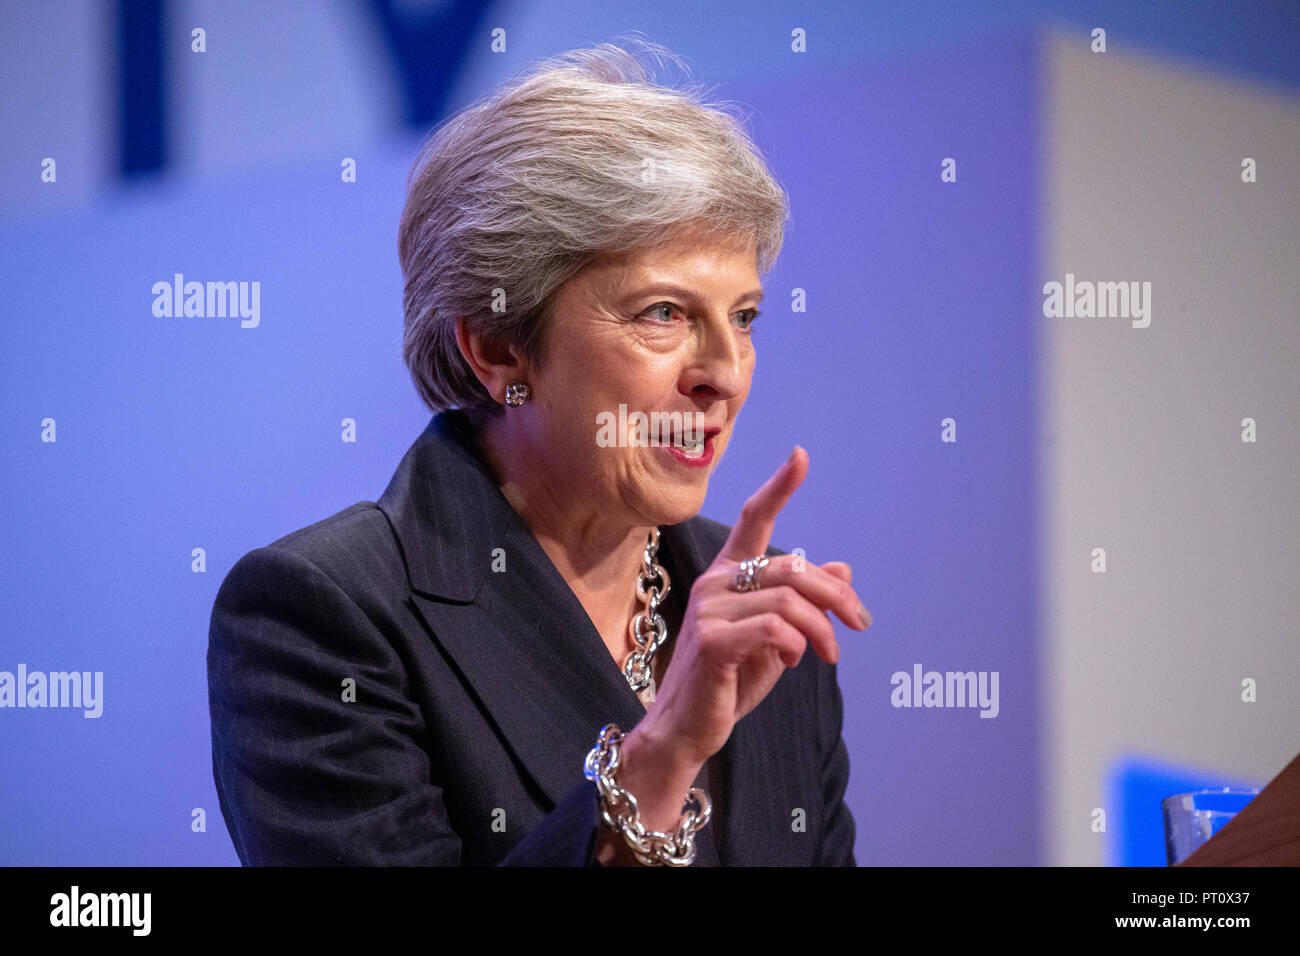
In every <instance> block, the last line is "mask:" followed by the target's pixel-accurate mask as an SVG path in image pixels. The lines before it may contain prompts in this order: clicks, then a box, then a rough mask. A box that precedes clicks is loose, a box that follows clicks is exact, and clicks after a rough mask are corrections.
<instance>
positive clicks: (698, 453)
mask: <svg viewBox="0 0 1300 956" xmlns="http://www.w3.org/2000/svg"><path fill="white" fill-rule="evenodd" d="M720 430H721V429H716V428H715V429H711V430H709V431H706V432H704V440H703V441H702V442H700V444H698V445H696V446H695V447H694V448H693V449H691V448H688V447H685V446H683V445H681V444H672V445H664V446H663V447H664V449H665V450H666V451H667V452H668V454H669V455H671V456H672V457H673V458H674V459H676V460H677V461H678V462H680V463H681V464H683V465H687V466H689V467H692V468H704V467H707V466H708V464H709V463H710V462H711V461H713V436H714V435H716V434H717V433H718V432H719V431H720Z"/></svg>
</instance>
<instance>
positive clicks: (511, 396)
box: [506, 382, 532, 408]
mask: <svg viewBox="0 0 1300 956" xmlns="http://www.w3.org/2000/svg"><path fill="white" fill-rule="evenodd" d="M531 397H532V396H531V395H530V393H529V390H528V386H527V385H525V384H524V383H523V382H511V383H510V384H509V385H507V386H506V404H507V405H509V406H510V407H511V408H518V407H519V406H520V405H522V404H523V403H524V402H526V401H528V399H529V398H531Z"/></svg>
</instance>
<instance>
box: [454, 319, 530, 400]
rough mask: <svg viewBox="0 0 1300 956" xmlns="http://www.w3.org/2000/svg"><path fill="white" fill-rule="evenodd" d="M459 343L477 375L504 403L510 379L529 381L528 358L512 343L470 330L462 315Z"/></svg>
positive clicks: (459, 323) (461, 351) (494, 397)
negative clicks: (507, 343)
mask: <svg viewBox="0 0 1300 956" xmlns="http://www.w3.org/2000/svg"><path fill="white" fill-rule="evenodd" d="M456 344H457V345H459V346H460V354H461V355H463V356H464V357H465V361H466V362H468V363H469V367H470V369H471V370H472V371H473V372H474V375H475V377H476V378H478V380H479V382H480V383H481V384H482V386H483V387H484V388H485V389H487V392H488V394H489V395H491V396H492V398H493V399H494V400H495V401H497V402H502V403H504V402H505V400H506V386H507V385H509V384H510V383H511V382H527V381H528V372H529V368H528V359H526V358H525V357H524V356H523V354H522V353H521V352H520V351H519V350H518V349H516V348H515V347H514V346H513V345H506V344H504V343H503V342H501V341H499V340H496V339H487V338H484V337H483V336H481V335H479V334H478V333H475V332H471V331H470V330H469V323H468V322H467V321H466V320H465V316H463V315H462V316H460V317H459V318H457V319H456Z"/></svg>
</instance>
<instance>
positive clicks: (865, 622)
mask: <svg viewBox="0 0 1300 956" xmlns="http://www.w3.org/2000/svg"><path fill="white" fill-rule="evenodd" d="M858 619H859V620H860V621H862V626H863V627H864V628H868V627H870V626H871V612H870V611H868V610H867V609H866V608H865V607H864V606H863V604H862V602H861V601H859V602H858Z"/></svg>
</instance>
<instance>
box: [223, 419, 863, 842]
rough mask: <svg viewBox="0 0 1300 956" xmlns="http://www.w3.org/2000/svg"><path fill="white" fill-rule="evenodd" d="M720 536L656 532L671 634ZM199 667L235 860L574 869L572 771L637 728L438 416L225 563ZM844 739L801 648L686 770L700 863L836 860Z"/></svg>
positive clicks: (568, 602) (638, 711)
mask: <svg viewBox="0 0 1300 956" xmlns="http://www.w3.org/2000/svg"><path fill="white" fill-rule="evenodd" d="M728 531H729V529H728V528H727V527H726V526H724V525H721V524H718V523H717V522H714V521H710V520H708V519H706V518H699V517H697V518H692V519H691V520H689V521H686V522H683V523H682V524H679V525H674V526H671V527H665V528H663V529H662V535H661V545H660V552H659V557H660V561H661V563H662V564H663V565H664V567H665V569H666V570H667V571H668V573H669V575H670V580H671V582H672V585H673V586H672V589H671V592H670V594H669V598H668V601H667V602H666V605H665V609H664V616H665V618H666V619H667V620H668V623H669V626H670V628H671V629H672V630H671V632H670V633H672V634H676V633H678V628H679V626H680V624H681V620H682V616H683V614H684V612H685V606H686V601H687V598H688V595H689V591H690V586H691V583H692V582H693V581H694V580H695V578H696V576H697V575H698V574H699V573H701V572H702V571H703V570H704V569H705V568H707V567H708V565H709V563H710V562H711V561H712V560H713V559H714V558H715V557H716V556H717V553H718V552H719V551H720V550H721V548H722V545H723V543H724V541H725V540H726V537H727V534H728ZM497 548H500V549H501V551H500V552H495V555H496V557H501V556H504V560H505V572H504V573H500V572H497V571H494V570H493V562H494V549H497ZM769 553H770V554H779V553H781V552H779V551H777V550H776V549H772V550H771V551H769ZM499 566H500V565H499V562H498V567H499ZM669 646H671V645H669ZM207 663H208V685H209V706H210V710H211V717H212V767H213V775H214V777H215V779H216V785H217V793H218V795H219V797H220V803H221V812H222V814H223V815H224V817H225V820H226V825H227V826H228V827H229V829H230V835H231V838H232V839H233V841H234V844H235V849H236V851H237V852H238V854H239V858H240V860H242V861H243V862H244V864H246V865H257V864H292V865H318V864H395V865H406V864H437V865H457V864H463V865H491V864H501V863H504V864H513V865H563V866H578V865H591V863H592V859H591V857H592V849H593V846H594V842H595V841H594V835H595V832H596V827H597V825H598V821H599V817H598V809H597V807H598V799H597V796H596V790H595V786H594V785H593V784H591V783H590V782H588V781H587V780H586V779H585V778H584V777H583V773H582V766H583V759H584V757H585V756H586V753H587V751H588V750H589V749H590V748H591V747H592V746H593V744H594V743H595V740H596V735H597V733H598V732H599V730H600V728H601V726H603V725H604V724H606V723H609V722H611V721H613V722H615V723H617V724H619V726H620V727H622V729H623V730H624V731H625V732H626V731H629V730H631V729H632V727H634V726H635V725H636V723H637V721H638V720H639V719H640V718H641V717H643V716H644V715H645V711H644V709H643V708H642V707H641V705H640V703H639V702H638V701H637V699H636V697H635V695H634V694H633V693H632V691H631V689H630V688H629V687H628V685H627V682H626V681H625V680H624V678H623V676H622V673H621V671H620V670H619V668H618V666H617V664H616V663H615V662H614V659H613V657H611V655H610V653H609V651H608V650H607V648H606V646H605V644H604V642H603V641H602V640H601V637H600V634H599V633H598V632H597V630H596V628H595V626H594V625H593V624H592V623H591V619H590V618H589V617H588V616H587V614H586V611H585V610H584V609H583V607H582V605H581V604H580V603H579V601H578V599H577V597H576V596H575V595H574V594H573V591H572V590H571V589H570V588H569V587H568V585H567V583H566V582H565V581H564V579H563V578H562V577H561V576H560V574H559V572H558V571H556V569H555V566H554V565H553V564H552V563H551V561H550V559H549V558H548V557H547V555H546V553H545V552H544V551H543V550H542V548H541V546H540V545H539V544H538V543H537V540H536V539H535V538H534V537H533V536H532V534H531V533H530V532H529V530H528V528H527V526H526V525H524V523H523V522H522V521H521V520H520V518H519V516H518V515H517V513H516V512H515V511H514V509H513V508H512V507H511V506H510V504H509V503H508V502H507V501H506V499H505V498H504V497H503V496H502V495H501V493H500V491H499V490H498V488H497V487H496V485H495V483H494V482H493V481H492V479H491V477H490V475H489V473H488V472H487V471H486V470H485V468H484V466H483V465H482V463H481V462H480V460H479V458H478V456H477V454H476V452H475V450H474V445H473V442H472V440H471V438H470V436H469V431H468V428H467V425H466V423H465V420H464V417H463V416H462V415H461V414H460V413H458V412H446V413H443V414H441V415H437V416H434V418H433V419H432V420H431V421H430V423H429V426H428V427H427V428H426V429H425V431H424V432H423V434H421V435H420V437H419V438H418V439H417V440H416V442H415V443H414V444H413V445H412V446H411V449H410V451H408V452H407V454H406V456H405V458H403V460H402V463H401V465H400V466H399V467H398V469H397V472H396V474H395V475H394V476H393V479H392V482H391V483H390V484H389V486H388V489H387V490H386V491H385V492H384V494H383V496H382V497H381V498H380V500H379V502H378V504H376V503H374V502H368V501H367V502H361V503H359V504H355V505H353V506H352V507H350V508H347V509H346V510H344V511H340V512H339V513H338V514H336V515H333V516H332V517H329V518H326V519H325V520H323V521H320V522H318V523H316V524H314V525H311V526H310V527H307V528H304V529H302V530H301V531H296V532H294V533H293V534H290V535H287V536H286V537H283V538H281V539H280V540H278V541H276V542H274V543H273V544H270V545H268V546H266V547H263V548H257V549H256V550H253V551H251V552H249V553H248V554H246V555H244V556H243V557H242V558H241V559H240V560H239V561H238V562H237V563H236V564H235V565H234V567H233V568H232V569H231V571H230V573H229V574H228V575H227V577H226V579H225V581H224V582H223V583H222V586H221V589H220V591H219V592H218V594H217V598H216V602H215V605H214V607H213V610H212V619H211V628H210V633H209V645H208V658H207ZM351 682H355V683H354V684H352V683H351ZM350 686H354V687H355V691H354V697H355V699H347V698H350V697H352V696H353V694H352V693H350V692H349V689H348V688H349V687H350ZM841 721H842V711H841V699H840V692H839V688H838V686H837V684H836V681H835V668H834V667H833V666H832V665H829V664H826V663H825V662H823V661H822V660H820V659H819V658H818V657H817V655H816V654H815V652H814V651H813V650H812V649H811V648H809V649H808V650H807V651H806V652H805V654H804V656H803V660H802V661H801V662H800V664H799V666H798V667H795V668H791V669H788V670H786V671H785V673H784V674H783V675H782V676H781V678H780V680H779V681H778V682H777V684H776V686H775V687H774V688H773V689H772V691H771V692H770V693H769V694H768V696H767V697H766V698H765V699H764V700H763V701H762V703H760V704H759V705H758V707H756V708H755V709H754V710H753V711H752V712H751V713H749V714H748V715H746V716H745V718H744V719H742V720H741V721H740V722H739V723H738V724H737V725H736V727H735V730H734V731H733V732H732V734H731V737H730V739H729V740H728V741H727V744H726V746H725V747H723V749H722V750H721V751H719V752H718V753H717V754H716V755H715V756H714V757H713V758H712V759H711V760H710V761H709V762H708V764H707V765H706V767H705V768H704V770H702V771H701V779H700V780H699V781H697V782H698V783H699V784H701V785H703V786H704V787H705V788H706V789H707V791H708V793H709V795H710V797H711V798H712V800H713V806H714V813H713V819H712V821H711V822H710V823H709V825H708V826H707V827H705V828H704V830H702V831H701V832H700V835H699V838H698V839H699V851H698V857H697V861H696V865H703V866H710V865H712V866H716V865H729V866H730V865H756V864H787V865H849V866H851V865H854V859H853V842H854V823H853V818H852V816H851V814H850V813H849V810H848V807H847V806H846V805H845V804H844V802H843V795H844V789H845V786H846V784H847V782H848V774H849V765H848V754H847V751H846V749H845V746H844V742H843V740H842V739H841V736H840V728H841Z"/></svg>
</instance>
